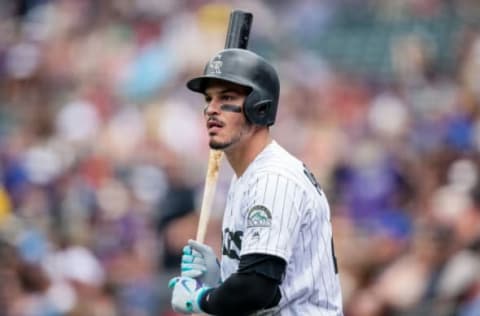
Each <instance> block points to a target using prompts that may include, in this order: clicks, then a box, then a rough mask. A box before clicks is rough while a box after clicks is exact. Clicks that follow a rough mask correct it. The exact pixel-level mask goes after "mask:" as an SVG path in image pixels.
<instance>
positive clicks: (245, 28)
mask: <svg viewBox="0 0 480 316" xmlns="http://www.w3.org/2000/svg"><path fill="white" fill-rule="evenodd" d="M252 21H253V14H252V13H250V12H247V11H242V10H233V11H232V12H231V13H230V19H229V23H228V29H227V35H226V40H225V48H242V49H247V47H248V40H249V38H250V29H251V26H252ZM222 157H223V152H222V151H218V150H213V149H211V150H210V153H209V156H208V166H207V174H206V177H205V187H204V191H203V197H202V206H201V209H200V218H199V220H198V227H197V236H196V240H197V241H199V242H202V243H203V242H204V241H205V235H206V233H207V226H208V221H209V219H210V213H211V208H212V203H213V198H214V196H215V190H216V187H217V180H218V171H219V169H220V163H221V161H222Z"/></svg>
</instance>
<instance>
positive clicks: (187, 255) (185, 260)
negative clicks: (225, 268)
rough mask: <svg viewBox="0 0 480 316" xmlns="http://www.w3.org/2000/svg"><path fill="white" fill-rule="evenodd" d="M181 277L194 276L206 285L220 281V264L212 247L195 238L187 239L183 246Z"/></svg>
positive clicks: (212, 284) (215, 284)
mask: <svg viewBox="0 0 480 316" xmlns="http://www.w3.org/2000/svg"><path fill="white" fill-rule="evenodd" d="M181 271H182V277H184V276H185V277H190V278H195V279H197V280H199V281H200V282H202V283H203V284H206V285H208V286H212V287H214V286H217V285H218V284H219V283H220V265H219V263H218V260H217V257H216V256H215V253H214V252H213V250H212V248H210V247H209V246H207V245H205V244H202V243H200V242H198V241H195V240H191V239H190V240H189V241H188V245H187V246H185V247H184V248H183V255H182V263H181Z"/></svg>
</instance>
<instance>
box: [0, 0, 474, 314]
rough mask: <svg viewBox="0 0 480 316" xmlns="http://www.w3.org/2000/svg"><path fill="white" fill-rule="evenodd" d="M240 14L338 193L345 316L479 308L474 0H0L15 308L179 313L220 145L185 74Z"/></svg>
mask: <svg viewBox="0 0 480 316" xmlns="http://www.w3.org/2000/svg"><path fill="white" fill-rule="evenodd" d="M232 8H244V9H248V10H251V11H252V12H254V14H255V17H254V24H253V32H252V37H251V42H250V49H252V50H254V51H256V52H258V53H260V54H262V55H264V56H266V57H267V58H269V59H270V60H271V61H272V63H273V64H274V65H275V66H276V67H277V69H278V71H279V74H280V77H281V80H282V82H281V83H282V94H281V104H280V110H279V116H278V121H277V124H276V125H275V126H274V127H273V133H274V135H275V137H276V138H277V140H278V141H279V142H280V143H282V144H283V145H284V146H285V147H286V148H288V149H289V150H290V151H291V152H293V153H294V154H296V155H298V156H299V157H300V158H301V159H302V160H303V161H304V162H305V163H307V165H309V166H310V168H311V169H312V171H313V172H314V173H315V174H316V176H317V177H318V179H319V181H320V183H321V184H322V186H323V188H324V190H325V191H326V192H327V194H328V196H329V198H330V202H331V205H332V213H333V218H332V222H333V225H334V232H335V246H336V252H337V257H338V260H339V264H340V277H341V281H342V286H343V292H344V293H343V296H344V303H345V313H346V315H347V316H377V315H394V316H397V315H399V316H400V315H402V316H403V315H437V316H438V315H440V316H442V315H460V316H474V315H479V310H480V271H479V269H480V259H479V256H480V253H479V251H480V229H479V227H480V185H479V177H478V175H479V166H480V164H479V162H480V161H479V157H480V156H479V154H480V116H479V113H480V112H479V110H480V108H479V107H480V3H479V2H478V1H476V0H448V1H447V0H397V1H374V0H323V1H314V0H301V1H286V0H284V1H281V0H277V1H274V0H270V1H238V2H237V1H231V2H219V1H205V0H191V1H188V0H161V1H160V0H157V1H155V0H118V1H93V0H57V1H54V0H51V1H49V0H22V1H10V0H2V1H0V315H6V316H10V315H12V316H13V315H21V316H23V315H25V316H56V315H81V316H90V315H92V316H113V315H129V316H151V315H155V316H167V315H175V314H174V313H173V312H172V311H171V310H170V307H169V296H170V292H169V291H168V289H167V288H166V282H167V280H168V278H169V277H170V276H172V275H174V274H175V273H178V269H179V267H178V263H179V257H178V254H179V253H180V251H181V247H182V246H183V245H184V243H185V241H186V240H187V239H188V238H189V237H192V236H194V234H195V230H196V220H197V216H198V208H199V205H200V199H201V193H202V189H203V179H204V175H205V168H206V162H207V154H208V148H207V143H206V133H205V131H204V125H203V122H202V116H201V109H202V99H201V98H199V96H198V95H194V94H192V93H190V92H189V91H187V89H185V86H184V83H185V82H186V79H187V78H189V77H192V76H193V75H196V74H198V73H199V72H201V71H202V69H203V65H204V63H205V61H206V60H208V58H209V57H210V56H211V55H212V53H214V52H215V51H217V50H219V49H221V48H222V47H223V44H224V38H225V31H226V25H227V22H228V14H229V12H230V10H231V9H232ZM231 173H232V172H231V170H229V168H228V166H226V164H224V166H222V170H221V176H220V182H219V184H218V189H217V193H218V194H217V198H216V200H215V207H214V210H213V212H214V218H213V219H212V221H211V222H210V225H209V234H208V238H207V242H208V243H209V244H211V245H212V246H213V247H216V248H217V249H219V245H220V242H221V241H220V229H219V227H220V226H219V225H220V218H221V215H222V213H221V212H222V209H221V207H222V205H223V203H224V201H223V196H224V195H225V190H226V188H227V186H228V182H229V179H230V176H231Z"/></svg>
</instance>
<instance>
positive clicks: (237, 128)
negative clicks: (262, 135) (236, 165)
mask: <svg viewBox="0 0 480 316" xmlns="http://www.w3.org/2000/svg"><path fill="white" fill-rule="evenodd" d="M247 94H248V88H246V87H243V86H239V85H236V84H232V83H229V82H223V81H218V82H217V81H215V82H212V83H211V84H210V85H209V87H208V88H207V89H206V90H205V103H206V105H205V110H204V114H205V120H206V123H207V130H208V135H209V137H210V142H209V145H210V148H212V149H219V150H223V149H228V148H230V147H232V146H234V145H235V144H236V143H238V142H239V141H241V140H242V139H243V138H245V137H246V135H248V134H249V132H250V131H251V130H252V128H253V127H252V125H251V124H250V123H248V122H247V120H246V118H245V115H244V113H243V103H244V101H245V98H246V96H247Z"/></svg>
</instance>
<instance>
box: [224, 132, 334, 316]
mask: <svg viewBox="0 0 480 316" xmlns="http://www.w3.org/2000/svg"><path fill="white" fill-rule="evenodd" d="M222 230H223V249H222V261H221V272H222V280H225V279H226V278H228V277H229V276H230V275H231V274H232V273H234V272H236V271H237V269H238V264H239V258H240V256H242V255H246V254H252V253H260V254H269V255H275V256H278V257H281V258H283V259H284V260H285V261H286V262H287V268H286V273H285V277H284V280H283V282H282V283H281V285H280V291H281V294H282V299H281V300H280V303H279V305H278V308H276V309H275V310H273V311H270V312H268V313H266V314H263V313H262V315H281V316H290V315H292V316H293V315H302V316H322V315H325V316H327V315H343V313H342V296H341V290H340V283H339V278H338V274H337V267H336V259H335V256H334V251H333V239H332V228H331V223H330V208H329V205H328V202H327V199H326V197H325V194H324V193H323V191H322V190H321V189H320V186H319V185H318V183H317V182H316V180H315V178H314V177H313V175H312V173H311V172H310V171H308V169H307V168H306V167H305V165H304V164H303V163H302V162H301V161H299V160H298V159H296V158H295V157H293V156H292V155H291V154H289V153H288V152H287V151H286V150H284V149H283V148H282V147H281V146H280V145H278V144H277V143H276V142H275V141H274V142H272V143H271V144H269V145H268V146H267V147H266V148H265V149H264V150H263V151H262V152H261V153H260V154H259V155H258V156H257V157H256V158H255V160H254V161H253V162H252V163H251V164H250V165H249V167H248V168H247V170H246V171H245V172H244V174H243V175H242V176H241V177H240V178H237V177H236V176H234V177H233V179H232V182H231V185H230V189H229V193H228V197H227V203H226V208H225V214H224V218H223V225H222Z"/></svg>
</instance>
